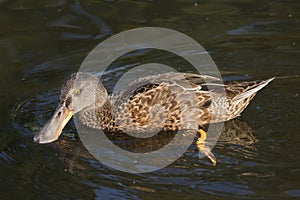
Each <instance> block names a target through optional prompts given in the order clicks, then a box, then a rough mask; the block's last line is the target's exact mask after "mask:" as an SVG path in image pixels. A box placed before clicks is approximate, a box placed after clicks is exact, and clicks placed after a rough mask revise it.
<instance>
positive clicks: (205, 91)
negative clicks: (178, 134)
mask: <svg viewBox="0 0 300 200" xmlns="http://www.w3.org/2000/svg"><path fill="white" fill-rule="evenodd" d="M272 80H273V79H268V80H263V81H251V82H225V83H223V82H222V81H221V80H219V79H218V78H215V77H212V76H205V75H198V74H189V73H165V74H159V75H154V76H146V77H143V78H140V79H138V80H136V81H134V82H132V83H131V84H129V85H128V86H127V87H125V89H123V90H121V91H118V92H117V93H115V94H112V95H108V94H107V91H106V89H105V88H104V86H103V85H102V83H100V82H98V79H97V78H96V77H94V76H92V75H91V74H88V73H77V74H74V75H72V76H71V78H70V79H69V80H68V81H67V82H66V83H65V84H64V85H63V87H62V91H61V98H60V104H59V106H58V108H57V110H56V111H55V113H54V116H53V118H52V119H51V120H49V121H48V122H47V123H46V124H45V126H44V127H43V128H42V130H41V131H40V132H39V133H38V134H36V135H35V137H34V140H35V141H36V142H38V143H48V142H52V141H54V140H56V139H57V138H58V137H59V135H60V133H61V130H62V128H63V127H64V126H65V125H66V123H67V122H68V120H69V119H70V118H71V116H72V115H73V114H75V113H79V115H78V116H79V120H80V121H81V122H82V123H83V124H84V125H86V126H88V127H91V128H94V129H102V130H105V131H109V132H116V131H118V132H127V133H128V132H135V133H138V134H146V133H149V132H157V131H160V130H163V131H176V130H195V129H198V128H200V129H201V128H202V127H204V126H205V125H207V124H210V123H218V122H223V121H228V120H230V119H233V118H235V117H237V116H239V115H240V113H241V112H242V111H243V110H244V109H245V108H246V107H247V105H248V104H249V102H250V101H251V99H252V98H253V97H254V96H255V95H256V93H257V91H259V90H260V89H262V88H263V87H264V86H266V85H267V84H268V83H269V82H270V81H272ZM199 134H200V136H201V137H200V138H199V139H198V141H197V143H196V144H197V147H198V149H199V150H200V151H201V152H202V153H204V154H205V155H206V156H208V157H209V158H210V159H211V161H212V162H213V164H215V163H216V159H215V157H214V155H213V154H212V153H211V152H210V149H209V148H208V147H207V146H206V145H205V140H206V133H205V132H204V131H203V130H201V131H199Z"/></svg>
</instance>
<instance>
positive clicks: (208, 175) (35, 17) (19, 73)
mask: <svg viewBox="0 0 300 200" xmlns="http://www.w3.org/2000/svg"><path fill="white" fill-rule="evenodd" d="M299 10H300V4H299V2H298V1H297V0H294V1H258V0H256V1H255V0H249V1H235V0H228V1H213V2H212V1H181V0H177V1H169V0H164V1H128V0H124V1H114V0H109V1H108V0H107V1H99V0H93V1H91V0H88V1H76V0H73V1H72V0H71V1H65V0H43V1H29V0H28V1H26V2H24V1H17V0H14V1H8V0H1V1H0V52H1V54H0V91H1V92H0V97H1V98H0V113H1V116H0V121H1V127H0V178H1V179H0V180H1V181H0V186H1V187H0V188H1V194H0V196H1V199H12V198H14V199H16V198H25V199H32V198H39V199H40V198H47V199H61V198H77V199H92V198H98V199H153V198H161V197H164V198H166V199H183V198H184V199H210V198H211V199H262V198H264V199H293V198H296V197H298V198H299V196H300V184H299V171H300V169H299V164H300V163H299V150H300V149H299V141H300V136H299V125H300V124H299V112H300V110H299V102H300V101H299V83H300V78H299V74H300V68H299V63H300V57H299V53H300V48H299V45H300V38H299V35H300V26H299V20H300V18H299V12H297V11H299ZM144 26H158V27H165V28H170V29H174V30H177V31H180V32H183V33H185V34H187V35H188V36H190V37H192V38H194V39H195V40H196V41H198V42H199V43H200V44H201V45H202V46H203V47H204V48H205V49H206V50H207V51H208V52H209V53H210V55H211V56H212V57H213V59H214V61H215V62H216V64H217V66H218V68H219V70H220V72H221V74H222V76H223V77H224V79H225V80H254V79H264V78H270V77H273V76H276V77H277V79H275V81H274V82H272V83H271V84H270V85H268V86H267V87H266V88H265V89H264V90H263V91H261V92H260V93H259V94H258V95H257V97H256V98H255V99H254V100H253V101H252V103H251V105H250V106H249V107H248V108H247V109H246V110H245V112H244V113H243V115H242V116H241V117H240V118H239V119H238V121H237V122H232V124H230V123H231V122H229V124H228V125H227V128H228V129H227V130H224V134H226V133H227V135H225V136H224V138H223V140H222V141H220V142H219V143H218V144H217V145H216V147H215V148H214V150H213V151H214V153H215V155H216V157H217V159H218V162H219V163H218V165H217V166H215V167H213V166H211V164H210V163H209V161H208V159H198V153H197V150H196V147H195V145H191V147H190V148H189V150H188V151H187V152H186V153H185V154H184V155H183V156H182V157H181V158H180V159H179V160H177V161H176V162H174V163H173V164H171V165H170V166H168V167H166V168H164V169H161V170H158V171H155V172H151V173H147V174H127V173H123V172H119V171H116V170H113V169H110V168H108V167H106V166H105V165H103V164H102V163H100V162H99V161H97V160H95V159H94V158H93V157H92V156H91V155H90V154H89V153H88V152H87V151H86V150H85V148H84V147H83V146H82V144H81V142H80V140H79V138H78V135H77V133H76V129H75V127H74V124H73V123H70V124H69V125H68V126H67V127H66V128H65V130H64V132H63V135H62V137H61V138H60V140H59V141H58V142H55V143H53V144H49V145H37V144H34V143H33V141H32V137H33V134H34V133H35V132H37V131H38V130H39V129H40V127H41V126H42V125H43V124H44V123H45V122H46V121H47V120H48V119H49V118H50V117H51V114H52V113H53V111H54V109H55V106H56V104H57V101H58V98H59V93H60V85H61V84H62V83H63V82H64V81H65V79H66V78H67V77H68V76H69V75H70V74H71V73H73V72H76V71H77V70H78V68H79V66H80V64H81V62H82V61H83V59H84V58H85V56H86V55H87V53H88V52H89V51H90V50H92V49H93V48H94V47H95V46H96V45H97V44H98V43H100V42H101V41H103V40H104V39H106V38H108V37H110V36H111V35H113V34H116V33H119V32H121V31H125V30H128V29H131V28H136V27H144ZM150 61H151V62H154V61H155V62H158V63H165V64H168V65H169V66H173V67H174V68H176V69H177V70H179V71H182V72H191V71H192V69H191V68H190V66H186V65H184V64H183V63H182V61H181V60H178V59H174V58H173V57H172V55H169V54H165V53H160V52H157V53H156V54H155V53H154V54H153V53H147V52H133V53H131V54H128V55H126V56H125V57H124V58H122V59H119V60H118V62H115V63H114V65H113V69H114V70H112V72H111V74H108V75H107V77H106V78H105V80H104V82H105V85H106V86H107V87H108V89H110V90H111V89H112V86H113V84H114V83H115V81H116V80H118V78H119V77H120V76H122V74H124V73H125V72H126V71H127V70H129V69H130V67H131V66H136V65H138V64H140V63H142V62H145V63H147V62H150ZM232 134H237V135H238V136H239V137H240V138H239V139H240V140H239V141H236V140H234V139H233V138H231V139H230V136H231V135H232ZM228 138H229V139H228Z"/></svg>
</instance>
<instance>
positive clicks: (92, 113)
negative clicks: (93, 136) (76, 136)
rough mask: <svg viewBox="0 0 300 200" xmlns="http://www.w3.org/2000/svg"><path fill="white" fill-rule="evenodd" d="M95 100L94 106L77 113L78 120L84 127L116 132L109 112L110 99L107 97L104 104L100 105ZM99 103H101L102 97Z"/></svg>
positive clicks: (97, 100)
mask: <svg viewBox="0 0 300 200" xmlns="http://www.w3.org/2000/svg"><path fill="white" fill-rule="evenodd" d="M98 98H99V97H98V95H97V99H96V103H95V106H90V107H87V108H85V109H83V110H82V111H80V112H79V115H78V116H79V120H80V122H81V123H82V124H84V125H85V126H88V127H90V128H94V129H101V130H107V131H116V130H117V127H116V125H115V120H114V117H113V114H112V111H111V102H110V97H107V98H106V99H105V101H104V104H100V103H99V102H100V100H99V99H98ZM100 98H102V99H101V101H103V96H102V97H100Z"/></svg>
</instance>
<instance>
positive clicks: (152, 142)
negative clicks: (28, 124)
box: [53, 119, 258, 173]
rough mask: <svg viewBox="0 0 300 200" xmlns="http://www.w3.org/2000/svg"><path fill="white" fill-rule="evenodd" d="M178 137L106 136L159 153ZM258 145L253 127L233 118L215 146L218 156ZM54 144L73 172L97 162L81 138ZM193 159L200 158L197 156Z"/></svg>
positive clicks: (120, 143) (119, 143)
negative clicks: (231, 149)
mask: <svg viewBox="0 0 300 200" xmlns="http://www.w3.org/2000/svg"><path fill="white" fill-rule="evenodd" d="M175 134H176V133H175V132H160V133H158V134H156V135H154V136H152V137H150V138H134V137H132V136H129V135H127V134H121V133H115V134H112V133H106V136H107V137H108V138H109V140H110V141H111V142H113V143H114V144H115V145H116V146H118V147H120V148H121V149H123V150H127V151H130V152H136V153H145V152H151V151H155V150H158V149H160V148H162V147H164V146H165V145H168V143H169V142H170V141H171V140H172V139H173V138H174V136H175ZM195 142H196V138H195ZM195 142H194V143H193V144H192V145H191V146H190V148H189V149H188V151H187V152H189V153H191V152H192V153H193V154H195V155H197V154H198V151H197V150H196V149H197V148H196V145H195ZM208 142H209V141H208ZM257 142H258V139H257V138H256V137H255V136H254V135H253V131H252V129H251V127H250V126H249V125H247V123H246V122H243V121H241V120H240V119H234V120H230V121H227V122H225V123H224V126H223V129H222V132H221V134H220V137H219V139H218V141H217V143H216V145H215V146H216V147H217V150H216V151H217V155H218V154H222V152H224V151H225V152H226V146H227V145H229V146H230V145H235V146H239V147H241V148H246V149H252V150H253V151H255V148H254V147H255V145H254V144H256V143H257ZM53 145H54V148H55V149H56V150H57V151H58V155H59V159H60V160H62V161H63V162H64V163H65V165H66V166H67V170H68V171H69V172H71V173H72V172H76V173H78V172H79V173H80V170H84V169H85V168H87V167H88V166H87V165H89V164H88V163H89V161H93V162H94V161H96V162H97V159H95V158H94V157H93V156H92V155H91V154H90V153H89V151H88V150H86V148H85V147H84V145H83V144H82V142H81V141H80V139H79V138H78V139H76V140H71V139H70V138H69V137H66V136H64V137H62V138H61V139H60V140H58V141H57V142H55V143H54V144H53ZM178 145H180V144H178ZM218 147H222V152H219V151H218ZM224 148H225V149H224ZM212 151H214V149H213V150H212ZM183 156H185V155H183ZM166 159H167V158H166ZM194 159H198V158H197V157H195V158H194ZM203 159H207V158H203ZM86 161H88V162H86ZM99 163H100V162H99Z"/></svg>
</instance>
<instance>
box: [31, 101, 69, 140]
mask: <svg viewBox="0 0 300 200" xmlns="http://www.w3.org/2000/svg"><path fill="white" fill-rule="evenodd" d="M73 114H74V112H73V111H72V110H69V109H68V108H66V107H65V106H64V105H61V106H60V107H59V108H58V109H57V110H56V111H55V113H54V115H53V117H52V118H51V119H50V120H49V121H48V122H47V123H46V124H45V125H44V126H43V128H42V129H41V130H40V131H39V132H38V133H37V134H35V135H34V138H33V140H34V141H35V142H37V143H40V144H44V143H49V142H53V141H55V140H57V139H58V137H59V136H60V134H61V131H62V130H63V128H64V127H65V126H66V124H67V123H68V121H69V120H70V119H71V118H72V116H73Z"/></svg>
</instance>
